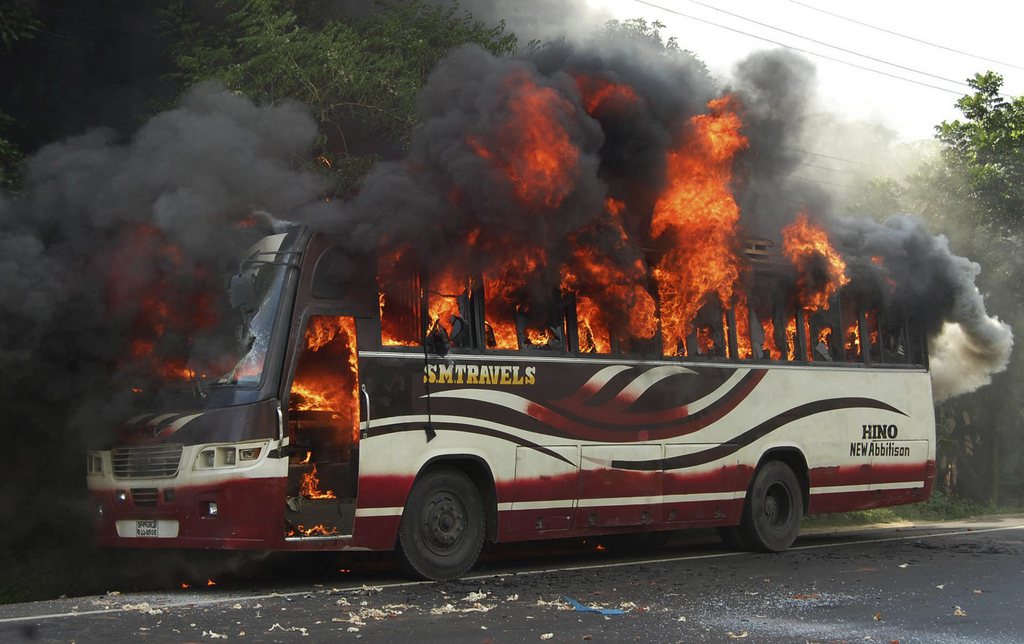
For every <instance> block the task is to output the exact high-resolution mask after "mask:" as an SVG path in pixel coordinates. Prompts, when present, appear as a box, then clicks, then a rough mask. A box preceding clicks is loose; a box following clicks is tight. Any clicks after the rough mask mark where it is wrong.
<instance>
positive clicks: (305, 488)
mask: <svg viewBox="0 0 1024 644" xmlns="http://www.w3.org/2000/svg"><path fill="white" fill-rule="evenodd" d="M299 494H300V495H302V496H304V497H306V498H307V499H334V498H337V497H336V496H335V495H334V491H333V490H327V491H322V490H321V489H320V477H318V476H317V475H316V465H314V466H313V469H312V471H310V472H306V473H305V474H303V475H302V483H301V484H300V486H299Z"/></svg>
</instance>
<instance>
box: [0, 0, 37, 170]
mask: <svg viewBox="0 0 1024 644" xmlns="http://www.w3.org/2000/svg"><path fill="white" fill-rule="evenodd" d="M41 26H42V25H41V24H40V22H39V20H37V19H36V17H35V15H34V14H33V12H32V8H31V7H30V6H29V5H28V3H25V2H11V3H8V4H5V5H0V43H2V45H3V49H2V50H0V51H2V54H0V55H6V54H8V53H10V52H11V50H12V49H14V47H15V46H16V45H17V44H18V43H19V42H22V41H24V40H28V39H30V38H33V37H35V35H36V33H38V31H39V29H40V27H41ZM16 125H17V124H16V123H15V121H14V119H13V118H11V117H10V115H8V114H7V113H6V112H4V111H3V110H0V188H5V189H9V190H10V189H14V188H16V187H17V184H18V177H19V175H20V168H21V160H22V157H23V154H22V151H21V149H20V148H18V146H17V145H16V144H15V143H14V142H13V141H11V140H10V138H8V136H7V132H9V131H10V130H11V129H12V128H14V127H15V126H16Z"/></svg>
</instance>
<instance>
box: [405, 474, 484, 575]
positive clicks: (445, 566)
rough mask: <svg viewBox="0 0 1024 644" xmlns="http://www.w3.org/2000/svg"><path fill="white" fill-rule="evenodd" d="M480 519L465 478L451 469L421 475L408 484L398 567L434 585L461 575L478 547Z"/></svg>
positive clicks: (473, 493)
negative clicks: (410, 485)
mask: <svg viewBox="0 0 1024 644" xmlns="http://www.w3.org/2000/svg"><path fill="white" fill-rule="evenodd" d="M484 515H485V513H484V508H483V501H482V500H481V499H480V492H479V491H478V490H477V489H476V486H475V485H474V484H473V482H472V481H471V480H470V479H469V477H468V476H466V475H465V474H463V473H462V472H460V471H459V470H456V469H452V468H442V469H435V470H432V471H429V472H427V473H426V474H424V475H423V476H422V477H421V478H420V479H419V480H418V481H416V484H415V485H413V488H412V492H411V493H410V494H409V499H408V501H406V504H405V511H404V512H403V513H402V522H401V524H399V527H398V551H399V552H398V554H399V560H400V561H401V563H402V566H403V568H405V570H406V572H408V573H409V574H411V575H413V576H416V577H420V578H422V579H432V580H434V581H443V580H446V579H455V578H456V577H459V576H460V575H462V574H464V573H466V572H467V571H468V570H469V569H470V568H472V567H473V564H475V563H476V560H477V557H478V556H479V555H480V549H481V548H482V547H483V543H484V534H485V529H484V527H485V526H484Z"/></svg>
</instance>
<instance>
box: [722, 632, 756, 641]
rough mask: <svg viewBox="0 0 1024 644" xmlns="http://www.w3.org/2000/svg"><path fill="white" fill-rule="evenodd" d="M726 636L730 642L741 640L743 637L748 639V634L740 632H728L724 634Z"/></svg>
mask: <svg viewBox="0 0 1024 644" xmlns="http://www.w3.org/2000/svg"><path fill="white" fill-rule="evenodd" d="M726 635H728V636H729V639H731V640H741V639H743V638H745V637H750V633H748V632H747V631H740V632H739V633H733V632H732V631H728V632H726Z"/></svg>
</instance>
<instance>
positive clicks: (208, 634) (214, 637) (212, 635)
mask: <svg viewBox="0 0 1024 644" xmlns="http://www.w3.org/2000/svg"><path fill="white" fill-rule="evenodd" d="M203 637H209V638H210V639H211V640H226V639H227V638H228V636H227V635H225V634H223V633H214V632H213V631H203Z"/></svg>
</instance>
